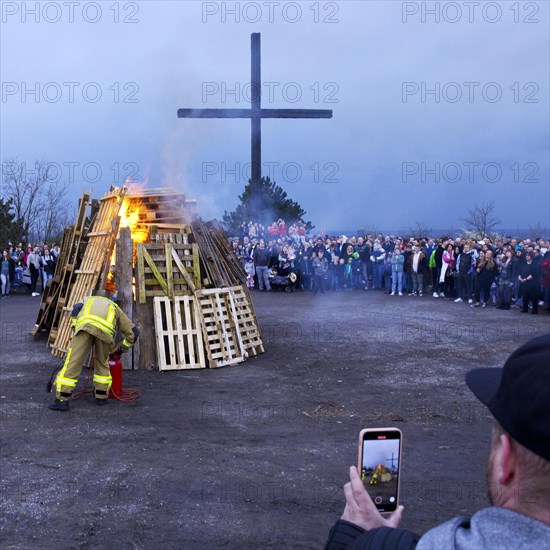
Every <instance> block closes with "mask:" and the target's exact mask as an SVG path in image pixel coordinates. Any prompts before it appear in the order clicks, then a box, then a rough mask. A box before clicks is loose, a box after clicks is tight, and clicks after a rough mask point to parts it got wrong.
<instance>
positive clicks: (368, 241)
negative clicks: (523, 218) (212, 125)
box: [231, 220, 550, 313]
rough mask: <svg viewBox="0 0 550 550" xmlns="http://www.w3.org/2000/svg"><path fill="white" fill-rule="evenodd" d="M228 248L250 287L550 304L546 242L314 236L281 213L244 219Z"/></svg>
mask: <svg viewBox="0 0 550 550" xmlns="http://www.w3.org/2000/svg"><path fill="white" fill-rule="evenodd" d="M231 244H232V248H233V250H234V252H235V254H236V255H237V257H238V258H239V259H240V260H241V262H242V264H243V266H244V268H245V270H246V272H247V275H248V286H249V287H250V288H257V289H258V290H260V291H263V290H266V291H270V290H271V288H272V286H273V284H272V282H273V281H278V282H280V281H281V279H282V280H284V281H286V283H285V284H284V285H283V286H284V288H285V290H287V291H289V290H298V289H301V290H304V291H312V292H313V293H314V294H325V292H326V291H367V290H371V289H373V290H378V291H382V292H386V293H387V294H389V295H390V296H394V297H399V296H405V295H407V296H411V297H422V296H429V297H431V298H434V299H435V298H437V299H445V300H449V301H453V302H454V303H457V304H458V303H462V302H464V303H467V304H468V305H470V306H471V307H473V308H476V307H480V308H485V307H487V306H495V307H497V308H498V309H504V310H509V309H510V308H511V307H513V306H515V307H518V308H520V309H521V311H522V312H528V311H529V306H531V313H538V308H539V305H545V307H546V309H547V311H548V310H550V241H548V240H544V239H542V238H540V239H534V240H531V239H517V238H513V237H511V236H508V237H505V238H502V239H498V240H495V241H492V240H491V239H490V238H488V237H485V238H484V239H482V240H478V241H475V240H468V239H463V238H461V237H456V238H454V237H444V238H440V239H431V238H423V239H416V238H403V237H394V236H390V235H382V234H378V235H371V234H367V235H361V236H359V237H356V236H352V237H346V236H345V235H340V236H328V235H324V234H321V235H318V236H316V237H312V236H310V235H308V234H307V232H306V228H305V226H304V224H302V223H295V224H292V225H290V226H289V227H288V228H287V226H286V224H285V223H284V222H283V221H282V220H278V221H277V222H274V223H273V224H272V225H271V226H269V227H268V229H267V230H265V228H264V227H263V226H262V225H260V224H255V223H252V222H250V223H249V224H246V223H243V225H242V226H241V232H240V235H239V237H238V238H234V239H231Z"/></svg>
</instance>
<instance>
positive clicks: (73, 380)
mask: <svg viewBox="0 0 550 550" xmlns="http://www.w3.org/2000/svg"><path fill="white" fill-rule="evenodd" d="M77 382H78V380H77V379H76V378H65V377H64V376H58V377H57V383H58V384H63V385H64V386H70V387H71V388H74V387H75V386H76V384H77Z"/></svg>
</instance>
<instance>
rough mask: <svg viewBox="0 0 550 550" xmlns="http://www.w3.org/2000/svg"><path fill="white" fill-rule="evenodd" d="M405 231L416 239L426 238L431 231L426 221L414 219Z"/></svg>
mask: <svg viewBox="0 0 550 550" xmlns="http://www.w3.org/2000/svg"><path fill="white" fill-rule="evenodd" d="M405 233H407V234H409V235H410V236H411V237H415V238H416V239H422V238H428V237H429V236H430V235H431V233H432V228H431V227H429V226H428V224H427V223H425V222H423V221H419V220H416V221H415V222H414V223H413V224H412V225H411V226H410V227H409V228H408V229H407V230H406V231H405Z"/></svg>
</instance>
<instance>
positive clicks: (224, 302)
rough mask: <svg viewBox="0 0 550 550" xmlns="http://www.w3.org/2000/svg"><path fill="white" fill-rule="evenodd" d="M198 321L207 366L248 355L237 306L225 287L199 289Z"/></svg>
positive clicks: (216, 365)
mask: <svg viewBox="0 0 550 550" xmlns="http://www.w3.org/2000/svg"><path fill="white" fill-rule="evenodd" d="M195 296H196V298H197V300H198V303H199V307H200V313H201V325H202V333H203V338H204V344H205V347H206V354H207V356H208V364H209V366H210V368H218V367H225V366H227V365H236V364H238V363H242V362H243V361H244V360H245V359H246V358H247V352H246V350H245V347H244V343H243V339H242V335H241V331H240V327H239V320H238V316H237V308H236V305H235V300H234V298H233V294H232V292H231V291H230V290H229V289H228V288H211V289H202V290H198V291H197V292H196V293H195Z"/></svg>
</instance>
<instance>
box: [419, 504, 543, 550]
mask: <svg viewBox="0 0 550 550" xmlns="http://www.w3.org/2000/svg"><path fill="white" fill-rule="evenodd" d="M447 548H448V549H457V550H466V549H468V550H477V549H482V548H483V549H487V550H492V549H495V550H496V549H505V548H512V549H514V550H520V549H521V550H528V549H532V550H542V549H543V548H550V525H547V524H546V523H542V522H541V521H537V520H536V519H532V518H530V517H528V516H524V515H523V514H518V513H517V512H512V511H511V510H506V509H504V508H497V507H496V506H493V507H492V508H484V509H483V510H480V511H479V512H477V513H476V514H474V515H473V516H472V517H471V518H468V517H466V516H460V517H456V518H454V519H451V520H450V521H446V522H445V523H443V524H441V525H439V526H438V527H435V528H434V529H431V530H430V531H428V532H427V533H426V534H425V535H423V536H422V537H421V538H420V540H419V541H418V545H417V547H416V550H428V549H433V550H445V549H447Z"/></svg>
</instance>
